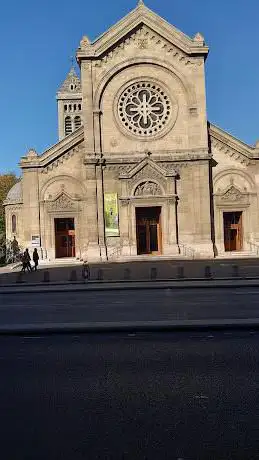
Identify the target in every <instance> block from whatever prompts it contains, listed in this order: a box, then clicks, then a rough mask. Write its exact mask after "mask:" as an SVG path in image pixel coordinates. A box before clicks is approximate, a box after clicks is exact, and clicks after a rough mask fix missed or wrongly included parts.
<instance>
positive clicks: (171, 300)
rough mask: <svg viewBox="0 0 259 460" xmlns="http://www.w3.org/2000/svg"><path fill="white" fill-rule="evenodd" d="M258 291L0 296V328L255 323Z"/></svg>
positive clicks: (123, 292)
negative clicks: (251, 320)
mask: <svg viewBox="0 0 259 460" xmlns="http://www.w3.org/2000/svg"><path fill="white" fill-rule="evenodd" d="M258 299H259V288H257V287H256V288H251V287H250V288H249V287H245V288H233V289H232V288H205V289H202V288H201V289H200V288H195V289H192V288H179V289H158V290H148V289H146V290H129V291H128V290H121V291H99V292H98V291H92V292H90V291H89V292H87V291H83V292H82V291H77V292H51V293H47V292H45V293H43V292H42V293H34V292H33V291H32V292H30V293H24V294H17V293H13V294H0V326H4V325H8V324H11V325H12V324H18V325H19V324H21V325H25V324H36V325H37V324H42V323H45V324H53V323H54V324H56V323H61V322H65V323H70V324H73V323H82V322H95V321H101V322H114V321H117V322H120V321H174V320H195V319H208V318H210V319H225V318H226V319H229V318H235V319H244V318H257V319H258V318H259V301H258Z"/></svg>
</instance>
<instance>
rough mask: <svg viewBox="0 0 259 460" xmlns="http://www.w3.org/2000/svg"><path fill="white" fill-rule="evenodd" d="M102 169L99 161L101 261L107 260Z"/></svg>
mask: <svg viewBox="0 0 259 460" xmlns="http://www.w3.org/2000/svg"><path fill="white" fill-rule="evenodd" d="M103 167H104V160H103V159H100V160H99V162H98V164H97V166H96V184H97V215H98V234H99V246H100V255H101V260H107V247H106V241H105V223H104V195H103V194H104V189H103Z"/></svg>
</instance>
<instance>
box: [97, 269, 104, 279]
mask: <svg viewBox="0 0 259 460" xmlns="http://www.w3.org/2000/svg"><path fill="white" fill-rule="evenodd" d="M97 279H98V281H103V270H102V269H101V268H99V270H98V273H97Z"/></svg>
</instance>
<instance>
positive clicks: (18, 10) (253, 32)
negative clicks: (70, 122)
mask: <svg viewBox="0 0 259 460" xmlns="http://www.w3.org/2000/svg"><path fill="white" fill-rule="evenodd" d="M146 4H147V6H148V7H150V8H151V9H153V10H154V11H155V12H157V13H158V14H160V15H161V16H163V17H164V18H166V19H167V20H168V21H169V22H171V23H172V24H174V25H175V26H176V27H178V28H179V29H180V30H182V31H183V32H185V33H186V34H187V35H190V36H193V35H194V34H195V33H196V32H198V31H199V32H201V33H202V34H203V35H204V36H205V39H206V42H207V44H208V45H209V47H210V54H209V57H208V59H207V63H206V69H207V107H208V118H209V120H210V121H211V122H213V123H216V124H217V125H219V126H220V127H222V128H224V129H226V130H227V131H229V132H231V133H232V134H233V135H235V136H236V137H239V138H240V139H242V140H243V141H245V142H247V143H249V144H254V143H255V141H256V139H258V138H259V111H258V108H259V59H258V48H259V47H258V44H259V38H258V16H259V2H258V0H247V1H244V0H217V1H216V2H215V1H214V2H213V1H212V0H196V1H193V0H146ZM135 5H136V0H111V1H107V0H98V1H97V0H96V1H95V2H93V1H89V0H77V1H76V2H75V1H71V0H70V1H68V0H62V1H61V0H44V1H41V2H40V1H39V0H38V1H37V0H36V1H35V0H23V1H22V2H18V1H17V2H10V1H9V2H4V3H3V5H2V6H1V19H0V41H1V61H2V65H1V68H2V70H1V72H0V88H1V90H2V91H1V110H0V126H1V134H0V159H1V162H0V173H2V172H7V171H19V170H18V167H17V163H18V161H19V159H20V157H21V156H22V155H23V154H24V153H25V152H26V151H27V150H28V148H30V147H33V148H35V149H36V150H37V152H43V151H44V150H45V149H46V148H47V147H49V146H50V145H52V144H54V143H56V142H57V109H56V100H55V95H56V90H57V88H58V86H59V85H60V83H61V82H62V80H64V77H65V76H66V74H67V72H68V70H69V67H70V57H71V56H72V55H74V54H75V50H76V48H77V46H78V44H79V41H80V39H81V37H82V35H84V34H86V35H88V36H89V37H90V39H94V38H95V37H96V36H98V35H99V34H101V33H102V32H104V31H105V30H106V29H107V28H108V27H109V26H110V25H112V24H114V23H115V22H117V21H118V20H119V19H120V18H121V17H122V16H124V15H125V14H127V13H128V12H129V11H130V10H131V9H132V8H134V7H135Z"/></svg>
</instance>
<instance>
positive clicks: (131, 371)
mask: <svg viewBox="0 0 259 460" xmlns="http://www.w3.org/2000/svg"><path fill="white" fill-rule="evenodd" d="M258 363H259V333H257V332H253V331H244V332H232V333H230V332H225V333H223V332H217V333H209V332H207V333H198V332H197V333H163V334H161V333H160V334H159V333H158V334H154V333H152V334H151V333H150V334H136V335H134V334H132V335H127V334H117V335H115V334H113V335H107V334H99V335H98V334H93V335H91V334H90V335H80V336H74V335H62V336H58V335H53V336H45V337H39V336H36V337H11V336H10V337H1V338H0V375H1V379H0V407H1V412H0V413H1V430H0V451H1V460H18V459H19V460H21V459H22V460H36V459H37V460H46V459H48V460H79V459H80V460H83V459H84V460H85V459H87V460H91V459H101V460H102V459H103V460H108V459H112V460H117V459H118V460H121V459H123V460H124V459H125V460H128V459H129V460H138V459H139V460H143V459H148V460H158V459H161V460H162V459H169V460H179V459H183V460H203V459H206V460H207V459H208V460H214V459H215V460H225V459H229V460H235V459H240V460H248V459H249V460H252V459H258V452H259V405H258V399H259V396H258V390H259V379H258V371H259V364H258Z"/></svg>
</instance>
